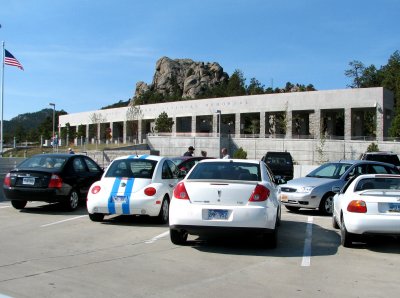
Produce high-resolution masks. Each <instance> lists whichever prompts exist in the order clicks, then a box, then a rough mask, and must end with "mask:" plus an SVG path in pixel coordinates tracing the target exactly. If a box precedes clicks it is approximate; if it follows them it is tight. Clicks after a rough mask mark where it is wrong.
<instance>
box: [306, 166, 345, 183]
mask: <svg viewBox="0 0 400 298" xmlns="http://www.w3.org/2000/svg"><path fill="white" fill-rule="evenodd" d="M350 167H351V164H348V163H326V164H323V165H322V166H320V167H318V168H316V169H315V170H313V171H311V172H310V173H309V174H308V175H307V176H306V177H314V178H330V179H339V178H340V177H341V176H342V175H343V174H344V173H345V172H346V171H347V170H348V169H349V168H350Z"/></svg>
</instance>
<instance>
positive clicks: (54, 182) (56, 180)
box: [49, 174, 62, 188]
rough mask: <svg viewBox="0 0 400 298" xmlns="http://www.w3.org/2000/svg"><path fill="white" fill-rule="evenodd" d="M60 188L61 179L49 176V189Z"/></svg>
mask: <svg viewBox="0 0 400 298" xmlns="http://www.w3.org/2000/svg"><path fill="white" fill-rule="evenodd" d="M61 187H62V179H61V177H60V176H58V175H56V174H53V175H51V178H50V182H49V188H61Z"/></svg>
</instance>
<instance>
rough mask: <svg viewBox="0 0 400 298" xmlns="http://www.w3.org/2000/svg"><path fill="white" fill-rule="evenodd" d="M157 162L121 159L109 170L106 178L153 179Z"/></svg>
mask: <svg viewBox="0 0 400 298" xmlns="http://www.w3.org/2000/svg"><path fill="white" fill-rule="evenodd" d="M156 164H157V161H155V160H146V159H119V160H116V161H114V162H113V163H112V164H111V165H110V167H109V168H108V170H107V173H106V177H127V178H145V179H151V177H153V172H154V168H155V167H156Z"/></svg>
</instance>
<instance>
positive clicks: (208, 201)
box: [169, 159, 281, 247]
mask: <svg viewBox="0 0 400 298" xmlns="http://www.w3.org/2000/svg"><path fill="white" fill-rule="evenodd" d="M277 192H278V188H277V186H276V185H275V183H274V178H273V176H272V173H271V172H270V171H269V170H268V169H267V167H266V165H265V163H264V162H262V161H256V160H242V159H209V160H202V161H200V162H199V163H197V164H196V165H195V166H194V167H193V168H192V170H191V171H190V172H189V173H188V174H187V175H186V177H185V179H183V180H182V181H181V182H179V183H178V184H177V186H176V187H175V189H174V194H173V198H172V200H171V206H170V218H169V224H170V237H171V241H172V242H173V243H174V244H178V245H181V244H184V243H185V242H186V240H187V237H188V234H193V235H202V234H215V233H217V234H218V233H221V234H225V233H227V232H235V233H237V232H243V233H245V234H249V233H256V234H260V235H262V236H263V238H262V239H263V243H264V244H265V245H266V246H268V247H275V246H276V245H277V227H278V225H279V223H280V215H281V205H280V201H279V199H278V194H277Z"/></svg>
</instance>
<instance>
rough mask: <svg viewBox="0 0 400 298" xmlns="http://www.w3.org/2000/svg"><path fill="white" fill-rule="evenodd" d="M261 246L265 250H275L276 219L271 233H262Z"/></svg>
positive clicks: (276, 238) (276, 235) (276, 240)
mask: <svg viewBox="0 0 400 298" xmlns="http://www.w3.org/2000/svg"><path fill="white" fill-rule="evenodd" d="M262 246H263V247H265V248H271V249H272V248H276V247H277V246H278V217H277V218H276V221H275V228H274V231H273V232H272V233H270V232H268V233H264V234H263V235H262Z"/></svg>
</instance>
